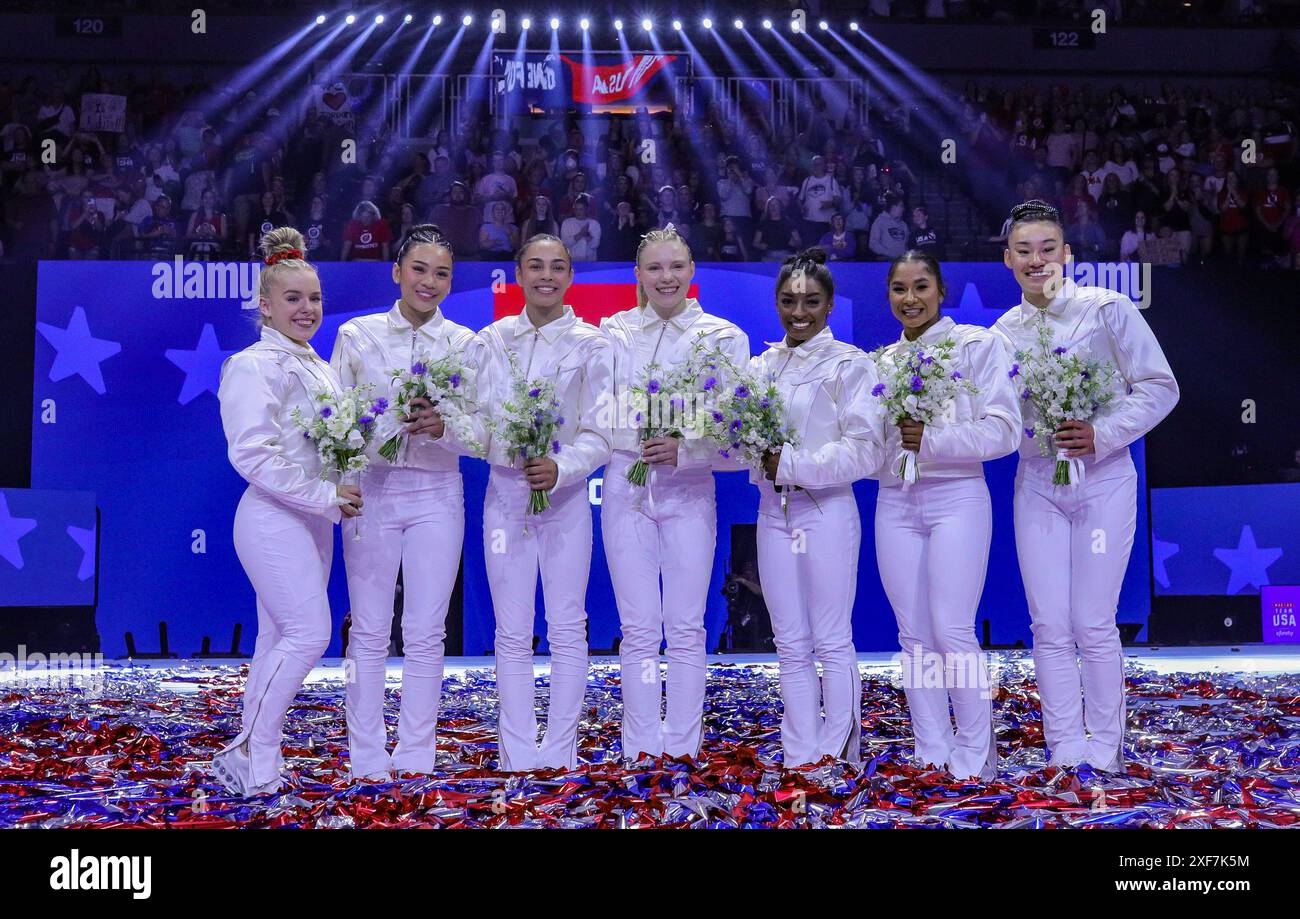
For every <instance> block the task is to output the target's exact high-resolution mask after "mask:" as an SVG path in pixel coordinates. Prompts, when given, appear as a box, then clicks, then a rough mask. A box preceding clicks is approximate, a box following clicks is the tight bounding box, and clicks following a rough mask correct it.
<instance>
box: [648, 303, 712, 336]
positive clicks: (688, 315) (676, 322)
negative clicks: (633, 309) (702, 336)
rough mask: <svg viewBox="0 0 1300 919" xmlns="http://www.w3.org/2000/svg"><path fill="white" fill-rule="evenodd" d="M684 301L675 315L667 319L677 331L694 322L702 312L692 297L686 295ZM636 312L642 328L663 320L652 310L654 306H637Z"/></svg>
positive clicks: (683, 330)
mask: <svg viewBox="0 0 1300 919" xmlns="http://www.w3.org/2000/svg"><path fill="white" fill-rule="evenodd" d="M684 302H685V304H686V305H685V306H684V307H683V308H682V309H681V310H680V311H679V312H678V313H677V314H676V315H675V316H673V317H672V318H671V319H669V320H668V322H669V324H670V325H672V326H674V327H675V328H676V329H677V330H678V331H679V332H685V331H686V330H687V329H689V328H690V327H691V326H692V325H694V324H695V321H696V320H697V319H699V318H700V316H702V315H703V314H704V309H703V307H701V306H700V303H699V301H698V300H696V299H695V298H694V297H687V298H686V300H685V301H684ZM637 312H638V313H639V314H640V318H641V325H640V328H642V329H645V328H646V327H648V326H652V325H654V324H655V323H656V322H663V320H662V319H660V318H659V314H658V313H656V312H655V311H654V307H652V306H650V305H649V304H646V305H645V306H642V307H638V308H637Z"/></svg>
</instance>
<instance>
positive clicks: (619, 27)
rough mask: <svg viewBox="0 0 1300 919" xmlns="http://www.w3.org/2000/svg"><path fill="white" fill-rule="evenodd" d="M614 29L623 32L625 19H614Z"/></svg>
mask: <svg viewBox="0 0 1300 919" xmlns="http://www.w3.org/2000/svg"><path fill="white" fill-rule="evenodd" d="M614 31H615V32H622V31H623V20H621V19H615V20H614Z"/></svg>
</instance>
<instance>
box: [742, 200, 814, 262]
mask: <svg viewBox="0 0 1300 919" xmlns="http://www.w3.org/2000/svg"><path fill="white" fill-rule="evenodd" d="M802 248H803V240H802V238H801V236H800V233H799V228H798V227H797V226H796V225H795V222H794V221H793V220H791V219H790V218H788V217H786V216H785V208H783V207H781V202H780V200H778V199H777V198H768V199H767V204H766V205H765V206H764V207H763V216H762V218H761V219H760V220H759V222H758V229H757V230H755V231H754V240H753V250H754V252H755V254H756V255H757V256H758V257H759V258H760V259H762V260H763V261H765V262H783V261H785V260H786V259H787V258H788V257H789V256H790V255H791V254H792V253H794V252H798V251H799V250H800V249H802Z"/></svg>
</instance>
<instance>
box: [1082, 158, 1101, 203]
mask: <svg viewBox="0 0 1300 919" xmlns="http://www.w3.org/2000/svg"><path fill="white" fill-rule="evenodd" d="M1079 175H1081V176H1083V181H1084V186H1085V187H1086V188H1087V189H1088V194H1090V195H1092V200H1093V201H1097V200H1099V199H1100V198H1101V185H1102V182H1104V181H1105V179H1106V173H1105V171H1103V169H1102V167H1101V161H1100V158H1099V157H1098V156H1097V151H1096V150H1089V151H1087V152H1086V153H1084V154H1083V169H1082V170H1081V171H1080V172H1079Z"/></svg>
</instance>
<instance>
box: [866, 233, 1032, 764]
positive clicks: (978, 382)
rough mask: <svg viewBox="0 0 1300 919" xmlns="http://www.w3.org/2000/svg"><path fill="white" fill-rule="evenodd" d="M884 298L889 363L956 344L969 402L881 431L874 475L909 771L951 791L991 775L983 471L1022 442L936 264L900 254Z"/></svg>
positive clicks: (985, 344)
mask: <svg viewBox="0 0 1300 919" xmlns="http://www.w3.org/2000/svg"><path fill="white" fill-rule="evenodd" d="M887 286H888V290H889V305H890V309H891V310H892V312H893V314H894V317H895V318H896V319H898V321H899V322H900V323H902V326H903V334H902V335H901V337H900V338H899V340H898V343H897V344H894V345H890V346H889V347H888V348H887V349H886V351H885V357H886V359H888V358H890V357H892V356H895V355H897V354H898V353H899V352H901V351H902V350H903V349H904V348H905V347H906V345H907V343H909V342H920V343H921V344H922V346H923V347H928V346H934V345H938V344H940V343H942V342H945V341H952V342H953V345H954V347H953V350H952V352H951V354H952V358H951V360H952V371H953V372H954V373H959V374H961V376H962V377H964V378H965V379H967V380H969V381H970V382H972V383H973V384H974V385H975V387H976V390H977V391H976V392H975V393H973V394H972V393H965V392H963V393H960V394H959V395H958V396H957V398H956V399H955V400H954V402H953V405H952V408H951V411H950V413H949V414H948V415H947V416H946V417H942V418H939V419H936V420H935V421H934V422H933V423H931V424H929V425H925V424H922V423H921V422H918V421H912V420H911V419H907V420H904V421H903V422H902V423H900V424H897V425H895V424H893V423H891V420H890V419H888V418H885V419H884V420H883V423H884V426H885V456H886V457H887V458H888V459H889V463H888V464H887V465H886V467H884V468H882V469H881V470H880V473H879V479H880V491H879V493H878V496H877V499H876V561H877V564H878V565H879V566H880V580H881V582H882V583H883V584H884V587H885V593H886V594H887V595H888V596H889V602H890V604H891V605H892V606H893V608H894V616H895V617H896V618H897V619H898V643H899V647H900V648H902V664H903V687H904V691H905V693H906V694H907V707H908V710H909V712H910V714H911V718H912V735H913V737H914V739H915V742H916V746H915V753H916V760H917V762H918V763H919V764H920V765H923V766H926V765H934V766H940V767H946V768H947V770H948V771H949V772H950V773H951V774H952V775H953V776H955V777H957V778H959V779H966V778H970V777H972V776H974V777H977V778H980V779H985V780H988V779H992V778H994V777H995V775H996V771H997V745H996V741H995V737H994V732H993V700H992V693H991V686H990V684H989V679H988V670H987V667H986V662H985V659H984V653H983V651H982V650H981V649H980V646H979V642H978V640H977V639H976V638H975V613H976V609H977V608H978V606H979V600H980V594H981V593H982V591H983V590H984V577H985V574H986V572H987V570H988V557H989V544H990V541H991V539H992V525H993V520H992V507H991V505H990V502H989V490H988V486H987V485H986V484H985V483H984V466H983V463H984V461H985V460H992V459H997V458H998V457H1000V456H1006V455H1007V454H1008V453H1010V452H1012V451H1013V450H1015V449H1016V445H1017V444H1018V443H1019V441H1020V411H1019V407H1018V405H1017V397H1016V393H1015V390H1014V388H1013V387H1012V385H1011V381H1010V380H1009V379H1008V378H1007V372H1008V369H1009V368H1010V366H1011V364H1010V361H1009V360H1008V359H1007V355H1006V351H1005V350H1004V349H1003V346H1002V342H1001V341H1000V340H999V339H998V337H997V336H996V335H994V334H993V333H992V332H990V331H989V330H988V329H985V328H982V327H980V326H973V325H958V324H957V323H955V322H953V321H952V320H951V319H949V318H948V317H946V316H942V315H940V311H939V306H940V304H941V303H942V302H943V300H944V297H945V296H946V293H947V291H946V289H945V287H944V283H943V275H942V272H941V269H940V267H939V263H938V261H937V260H936V259H935V258H934V256H932V255H929V254H927V253H922V252H918V251H916V250H911V251H908V252H905V253H903V254H902V255H900V256H899V257H898V258H896V259H895V260H894V262H893V264H892V265H890V267H889V275H888V279H887ZM904 450H910V451H913V452H915V453H916V454H917V460H918V462H917V470H918V472H919V477H918V478H917V480H916V481H915V482H911V483H908V482H905V481H904V480H903V479H902V478H900V477H899V476H898V475H897V474H896V473H895V471H894V470H895V468H896V466H895V462H894V460H895V458H896V457H898V456H899V455H900V454H901V453H902V452H903V451H904ZM940 675H942V681H941V682H940V681H939V679H938V678H939V676H940ZM950 700H951V703H952V713H953V715H955V717H956V730H955V731H954V730H953V716H950V715H949V712H948V705H949V701H950Z"/></svg>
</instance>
